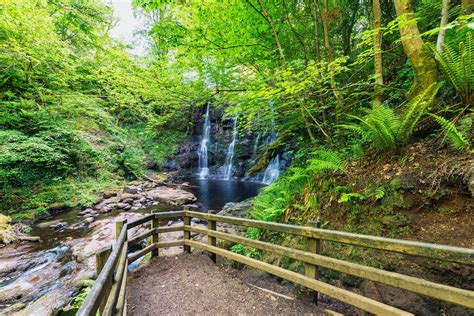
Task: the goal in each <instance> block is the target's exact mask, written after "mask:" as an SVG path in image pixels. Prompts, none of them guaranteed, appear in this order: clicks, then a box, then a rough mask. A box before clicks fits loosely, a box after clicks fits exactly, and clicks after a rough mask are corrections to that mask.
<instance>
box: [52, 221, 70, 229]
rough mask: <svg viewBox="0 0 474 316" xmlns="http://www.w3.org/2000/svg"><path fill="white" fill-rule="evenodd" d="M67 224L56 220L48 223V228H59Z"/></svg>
mask: <svg viewBox="0 0 474 316" xmlns="http://www.w3.org/2000/svg"><path fill="white" fill-rule="evenodd" d="M66 226H67V223H66V222H57V223H53V224H50V225H49V228H52V229H61V228H64V227H66Z"/></svg>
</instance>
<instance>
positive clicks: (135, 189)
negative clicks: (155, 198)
mask: <svg viewBox="0 0 474 316" xmlns="http://www.w3.org/2000/svg"><path fill="white" fill-rule="evenodd" d="M123 191H124V192H125V193H130V194H135V193H137V192H138V191H141V188H140V187H138V186H133V185H126V186H125V187H124V188H123Z"/></svg>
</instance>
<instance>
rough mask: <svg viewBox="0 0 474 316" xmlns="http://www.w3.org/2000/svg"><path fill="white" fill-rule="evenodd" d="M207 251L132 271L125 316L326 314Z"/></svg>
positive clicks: (163, 259)
mask: <svg viewBox="0 0 474 316" xmlns="http://www.w3.org/2000/svg"><path fill="white" fill-rule="evenodd" d="M232 270H233V271H234V272H235V269H229V268H228V267H226V266H225V265H222V264H217V265H215V264H214V263H213V262H212V261H211V260H210V259H209V258H208V257H207V256H206V255H205V254H203V253H194V254H191V255H179V256H177V257H158V258H155V259H153V260H152V261H151V263H150V264H149V265H147V266H144V267H142V268H139V269H137V270H136V271H135V272H133V273H131V276H130V278H129V280H128V286H127V304H128V305H127V312H128V314H129V315H214V316H217V315H327V314H326V313H325V312H323V311H322V310H321V309H319V308H317V307H316V306H315V305H313V304H308V303H305V302H302V301H300V300H297V299H293V298H291V297H284V296H279V295H276V294H272V293H269V292H266V291H264V290H261V289H258V288H256V287H253V286H251V285H249V284H247V283H246V282H244V281H243V280H242V278H239V277H238V276H237V275H236V274H235V273H232Z"/></svg>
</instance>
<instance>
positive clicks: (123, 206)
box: [117, 202, 129, 209]
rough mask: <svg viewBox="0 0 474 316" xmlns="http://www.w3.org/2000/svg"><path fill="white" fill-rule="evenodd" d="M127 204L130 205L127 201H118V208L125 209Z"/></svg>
mask: <svg viewBox="0 0 474 316" xmlns="http://www.w3.org/2000/svg"><path fill="white" fill-rule="evenodd" d="M127 206H129V204H127V203H122V202H121V203H117V208H119V209H124V208H126V207H127Z"/></svg>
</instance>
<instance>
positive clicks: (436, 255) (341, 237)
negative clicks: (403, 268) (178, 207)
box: [185, 211, 474, 265]
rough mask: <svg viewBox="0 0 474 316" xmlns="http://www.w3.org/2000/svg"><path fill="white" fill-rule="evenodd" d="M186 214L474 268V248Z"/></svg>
mask: <svg viewBox="0 0 474 316" xmlns="http://www.w3.org/2000/svg"><path fill="white" fill-rule="evenodd" d="M185 215H186V216H189V217H196V218H201V219H205V220H213V221H216V222H223V223H228V224H234V225H239V226H245V227H255V228H260V229H268V230H273V231H278V232H282V233H288V234H293V235H298V236H304V237H311V238H318V239H324V240H330V241H335V242H339V243H343V244H350V245H355V246H362V247H367V248H373V249H380V250H386V251H391V252H397V253H403V254H407V255H414V256H420V257H426V258H432V259H438V260H442V261H450V262H456V263H461V264H467V265H474V249H468V248H460V247H452V246H445V245H437V244H431V243H425V242H418V241H409V240H402V239H394V238H384V237H377V236H370V235H362V234H354V233H347V232H341V231H335V230H327V229H320V228H314V227H308V226H296V225H288V224H281V223H273V222H264V221H257V220H252V219H246V218H237V217H229V216H220V215H213V214H208V213H207V214H206V213H198V212H192V211H185Z"/></svg>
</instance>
